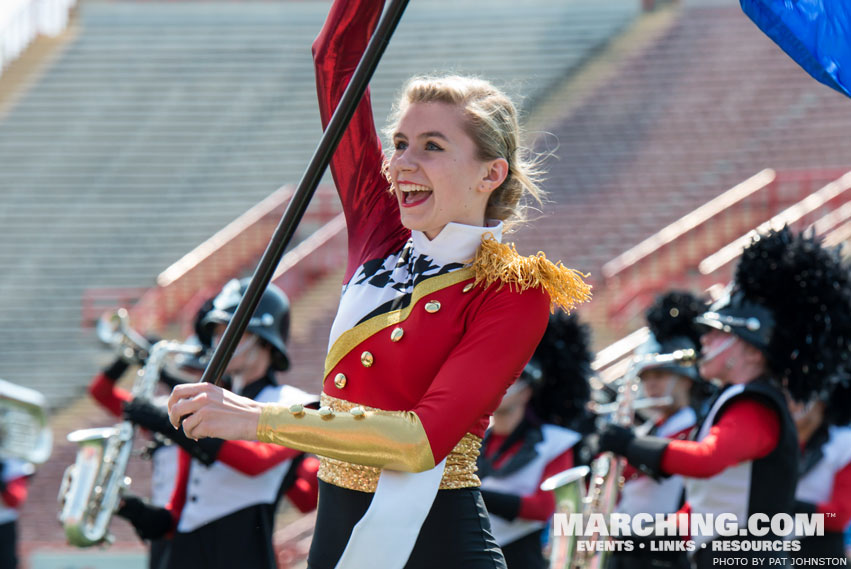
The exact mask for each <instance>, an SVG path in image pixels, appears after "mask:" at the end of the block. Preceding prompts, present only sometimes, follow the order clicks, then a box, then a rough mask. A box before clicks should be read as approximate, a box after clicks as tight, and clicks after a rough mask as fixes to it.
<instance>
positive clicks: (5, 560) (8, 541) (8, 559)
mask: <svg viewBox="0 0 851 569" xmlns="http://www.w3.org/2000/svg"><path fill="white" fill-rule="evenodd" d="M17 547H18V528H17V522H15V521H11V522H7V523H5V524H0V569H16V567H17V566H18V553H17Z"/></svg>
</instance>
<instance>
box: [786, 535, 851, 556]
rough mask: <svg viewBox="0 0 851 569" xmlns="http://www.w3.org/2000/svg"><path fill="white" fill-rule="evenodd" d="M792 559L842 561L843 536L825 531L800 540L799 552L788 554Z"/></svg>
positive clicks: (843, 551) (843, 553)
mask: <svg viewBox="0 0 851 569" xmlns="http://www.w3.org/2000/svg"><path fill="white" fill-rule="evenodd" d="M790 555H791V556H792V559H810V558H816V559H831V558H832V559H842V558H843V557H845V536H843V535H842V534H841V533H840V532H836V531H825V532H824V535H814V536H812V537H805V538H803V539H801V550H800V551H793V552H792V553H790Z"/></svg>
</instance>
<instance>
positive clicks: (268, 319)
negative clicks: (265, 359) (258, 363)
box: [198, 279, 290, 371]
mask: <svg viewBox="0 0 851 569" xmlns="http://www.w3.org/2000/svg"><path fill="white" fill-rule="evenodd" d="M249 282H251V281H250V279H242V280H237V279H233V280H231V281H229V282H228V283H227V284H225V286H224V287H222V290H221V292H219V294H218V295H217V296H216V298H214V299H213V306H212V307H211V308H210V310H209V311H208V312H207V313H206V314H205V315H204V316H203V317H202V318H201V324H200V327H198V328H200V334H199V337H201V334H203V335H204V337H206V338H209V339H212V328H213V326H214V325H215V324H227V323H229V322H230V321H231V318H233V315H234V313H235V312H236V307H237V306H238V305H239V302H240V301H241V300H242V297H243V295H244V294H245V291H246V290H248V283H249ZM246 331H247V332H251V333H252V334H254V335H255V336H258V337H260V338H262V339H263V340H265V341H266V342H267V343H268V344H269V345H270V346H271V347H272V366H273V367H274V368H275V369H277V370H279V371H285V370H287V369H289V367H290V359H289V355H288V354H287V340H288V338H289V334H290V301H289V299H288V298H287V295H286V294H284V291H282V290H281V289H280V288H278V287H277V286H275V285H274V284H270V285H269V286H268V287H266V290H264V291H263V295H262V296H261V297H260V301H259V302H258V304H257V308H256V309H255V310H254V314H253V315H252V316H251V319H250V320H249V321H248V326H247V327H246Z"/></svg>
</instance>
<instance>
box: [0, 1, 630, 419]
mask: <svg viewBox="0 0 851 569" xmlns="http://www.w3.org/2000/svg"><path fill="white" fill-rule="evenodd" d="M487 4H488V9H487V10H486V11H483V10H481V9H480V7H481V3H459V2H449V1H443V0H441V1H431V2H417V3H414V5H412V6H411V7H410V9H409V12H408V14H407V15H406V18H405V21H404V22H403V23H402V25H401V26H400V29H399V30H398V32H397V35H396V38H395V40H394V42H393V43H392V44H391V46H390V48H389V49H388V52H387V54H386V57H385V60H384V61H383V62H382V64H381V67H380V69H379V71H378V73H377V76H376V78H375V81H374V87H373V88H374V91H375V98H374V102H375V105H376V108H377V109H385V110H386V109H389V106H390V102H391V100H392V98H393V96H394V94H395V92H396V91H397V90H398V88H399V86H400V85H401V83H402V81H403V79H404V78H406V77H407V76H409V75H410V74H412V73H414V72H428V71H433V70H440V69H447V68H452V69H455V70H457V71H464V72H474V73H480V74H483V75H485V76H488V77H491V78H493V79H495V80H497V81H500V82H507V83H508V87H509V89H510V90H512V91H513V92H514V93H516V94H518V95H522V96H523V97H524V98H525V99H526V101H527V105H528V104H531V103H533V102H534V101H535V99H536V98H538V97H540V96H541V95H542V94H543V93H545V92H546V91H547V89H548V88H549V87H550V86H551V85H552V84H553V83H554V82H555V81H557V80H558V79H559V78H560V77H562V76H563V75H564V74H565V73H567V72H569V71H570V69H571V68H573V67H575V66H576V65H577V64H579V63H580V62H582V61H583V60H584V59H585V58H587V57H588V56H589V55H591V54H593V53H594V52H595V50H597V49H599V47H600V46H601V45H604V44H605V42H606V41H607V39H608V38H610V37H611V36H613V35H614V34H616V33H617V32H618V31H619V30H620V29H622V28H623V27H624V26H625V25H626V24H628V23H629V22H630V21H631V20H633V19H634V18H635V16H636V14H637V11H638V6H637V5H636V2H633V1H631V0H611V1H607V2H606V3H604V4H603V6H605V8H603V9H600V8H599V7H592V6H589V5H588V4H587V3H585V2H580V1H570V2H564V3H552V2H547V1H544V0H536V1H535V2H532V3H529V4H524V6H523V7H522V8H520V7H519V6H518V5H516V3H514V2H509V1H504V0H501V1H497V2H488V3H487ZM327 8H328V6H327V4H326V3H324V2H291V3H267V2H239V3H234V4H227V3H216V4H206V3H180V2H171V3H147V2H144V3H134V2H98V1H90V2H83V3H82V4H81V5H80V8H79V14H78V18H77V20H76V22H75V27H76V35H75V38H74V39H73V40H72V41H71V42H70V43H69V44H68V45H67V46H65V50H64V52H63V53H62V54H61V56H59V57H58V58H57V59H56V60H55V62H54V63H53V65H51V66H50V67H49V69H47V70H46V71H45V72H44V73H43V75H42V77H41V79H40V80H39V81H38V82H37V83H36V84H35V85H34V86H33V87H32V88H31V89H30V90H29V91H28V92H27V93H26V94H25V96H23V97H21V98H20V100H19V102H18V104H17V105H15V106H14V107H13V108H11V109H10V110H9V111H8V112H7V113H6V114H5V116H0V160H1V161H2V168H0V188H2V194H1V195H0V205H2V214H0V219H2V224H0V225H1V227H0V243H1V244H0V267H2V275H3V276H2V277H0V287H2V288H0V290H2V292H3V294H2V297H1V298H2V300H0V303H2V304H0V314H2V316H0V376H2V377H5V378H7V379H9V380H12V381H15V380H17V381H23V380H25V381H26V382H27V383H28V384H30V385H32V386H33V387H35V388H37V389H41V390H43V391H44V392H45V393H47V394H48V397H49V399H50V401H51V404H52V405H54V406H57V405H60V404H62V403H65V402H67V401H68V400H69V398H72V397H73V396H75V395H79V394H80V393H81V389H82V387H83V386H84V385H85V383H86V382H87V381H88V379H89V376H90V374H91V372H92V370H93V369H95V368H96V362H97V361H99V360H98V355H99V354H102V350H101V349H100V348H99V347H98V346H97V344H96V341H95V340H94V337H93V335H92V334H91V331H90V330H87V329H81V317H80V299H81V296H82V295H83V293H84V291H85V290H86V288H87V287H93V286H94V287H130V288H136V287H145V286H151V285H152V284H153V281H154V278H155V277H156V275H157V274H158V273H159V272H160V271H162V270H163V269H165V268H166V267H167V266H168V265H169V264H171V263H172V262H174V261H175V260H177V259H179V258H180V257H181V256H182V255H183V254H184V253H185V252H187V251H188V250H190V249H191V248H193V247H194V246H196V245H197V244H198V243H200V242H201V241H203V240H204V239H205V238H207V237H209V236H210V235H212V234H213V233H214V232H215V231H216V230H217V229H219V228H221V227H222V226H224V225H225V224H226V223H228V222H229V221H230V220H231V219H233V218H235V217H237V216H238V215H239V214H240V213H242V212H243V211H245V210H246V209H248V208H249V207H251V206H252V205H253V204H255V203H257V202H258V201H260V199H262V198H263V197H265V196H266V195H267V194H269V193H271V192H272V191H273V190H275V189H276V188H277V187H278V186H279V185H281V184H283V183H287V182H289V183H293V182H296V181H297V180H298V179H299V177H300V175H301V170H302V168H303V167H304V165H306V163H307V161H308V159H309V156H310V154H311V152H312V150H313V149H314V147H315V144H316V141H317V140H318V137H319V134H320V132H319V121H318V114H317V112H316V105H315V101H314V98H315V97H314V86H313V75H312V66H311V62H310V50H309V48H310V44H311V42H312V40H313V38H314V37H315V35H316V33H317V32H318V29H319V27H320V26H321V23H322V20H323V18H324V16H325V12H326V11H327ZM473 21H475V24H476V25H473V26H470V25H468V24H469V23H470V22H473ZM506 21H511V22H512V33H511V36H510V37H505V35H504V34H502V33H495V32H498V31H499V30H500V29H501V28H502V26H504V22H506ZM458 54H464V56H463V57H459V56H458ZM2 87H3V83H2V80H0V89H2ZM377 120H379V121H381V122H383V120H384V116H382V114H381V113H378V116H377ZM35 361H37V362H38V365H33V362H35ZM24 378H25V379H24Z"/></svg>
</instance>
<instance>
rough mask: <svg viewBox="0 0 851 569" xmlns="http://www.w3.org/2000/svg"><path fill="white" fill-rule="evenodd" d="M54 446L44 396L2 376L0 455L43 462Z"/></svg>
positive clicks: (0, 393) (0, 389)
mask: <svg viewBox="0 0 851 569" xmlns="http://www.w3.org/2000/svg"><path fill="white" fill-rule="evenodd" d="M52 449H53V434H52V433H51V431H50V427H49V426H48V424H47V401H46V399H45V398H44V395H42V394H41V393H39V392H38V391H36V390H34V389H30V388H29V387H23V386H21V385H16V384H14V383H11V382H8V381H4V380H2V379H0V457H2V458H17V459H20V460H23V461H25V462H29V463H32V464H34V465H39V464H43V463H44V462H46V461H47V459H48V458H50V453H51V451H52Z"/></svg>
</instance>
